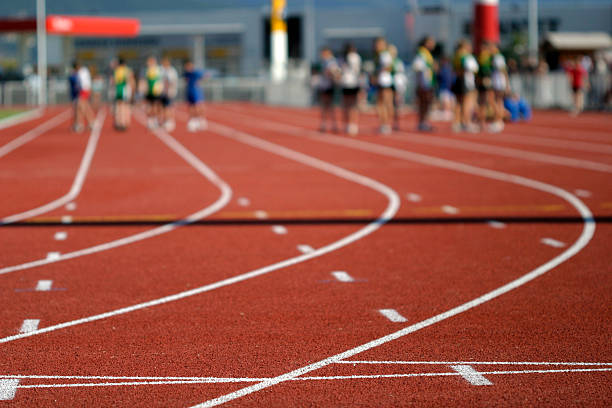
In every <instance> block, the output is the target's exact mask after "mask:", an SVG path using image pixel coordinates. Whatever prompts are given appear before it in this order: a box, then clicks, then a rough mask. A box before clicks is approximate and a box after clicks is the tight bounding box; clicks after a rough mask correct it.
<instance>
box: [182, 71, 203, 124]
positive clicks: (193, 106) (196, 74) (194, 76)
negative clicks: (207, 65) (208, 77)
mask: <svg viewBox="0 0 612 408" xmlns="http://www.w3.org/2000/svg"><path fill="white" fill-rule="evenodd" d="M183 77H184V78H185V81H186V82H187V103H188V104H189V122H187V130H189V131H190V132H195V131H197V130H206V128H207V127H208V123H207V122H206V119H204V105H203V102H204V93H203V92H202V89H200V87H199V82H200V81H201V80H202V79H203V78H204V72H202V71H201V70H198V69H195V67H194V65H193V62H191V61H187V62H186V63H185V72H184V73H183Z"/></svg>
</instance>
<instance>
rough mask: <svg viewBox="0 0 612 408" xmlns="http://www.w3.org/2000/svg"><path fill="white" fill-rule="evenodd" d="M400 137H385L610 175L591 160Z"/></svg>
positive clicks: (407, 135) (608, 168)
mask: <svg viewBox="0 0 612 408" xmlns="http://www.w3.org/2000/svg"><path fill="white" fill-rule="evenodd" d="M401 133H402V135H387V136H385V137H387V138H391V139H396V140H403V141H407V142H413V143H418V144H426V145H433V146H441V147H446V148H451V149H457V150H466V151H473V152H479V153H486V154H493V155H497V156H503V157H512V158H515V159H522V160H529V161H536V162H542V163H549V164H555V165H559V166H566V167H574V168H580V169H587V170H594V171H600V172H605V173H612V166H610V165H608V164H605V163H600V162H594V161H591V160H582V159H574V158H572V157H566V156H557V155H553V154H547V153H538V152H532V151H527V150H521V149H515V148H512V147H500V146H492V145H488V144H483V143H476V142H469V141H467V140H456V139H449V138H445V137H441V136H431V137H430V136H429V135H428V136H427V137H425V136H422V135H419V134H418V133H409V132H401Z"/></svg>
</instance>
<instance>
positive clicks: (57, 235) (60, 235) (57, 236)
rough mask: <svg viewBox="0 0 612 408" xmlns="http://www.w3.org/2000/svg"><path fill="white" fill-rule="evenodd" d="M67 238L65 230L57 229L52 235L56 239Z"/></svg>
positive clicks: (62, 239)
mask: <svg viewBox="0 0 612 408" xmlns="http://www.w3.org/2000/svg"><path fill="white" fill-rule="evenodd" d="M66 238H68V233H67V232H66V231H58V232H56V233H55V234H54V235H53V239H55V240H56V241H65V240H66Z"/></svg>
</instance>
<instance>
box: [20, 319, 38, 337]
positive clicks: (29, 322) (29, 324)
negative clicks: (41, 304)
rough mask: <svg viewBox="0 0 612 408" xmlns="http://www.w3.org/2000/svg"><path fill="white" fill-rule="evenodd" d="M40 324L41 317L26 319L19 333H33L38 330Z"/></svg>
mask: <svg viewBox="0 0 612 408" xmlns="http://www.w3.org/2000/svg"><path fill="white" fill-rule="evenodd" d="M39 324H40V319H25V320H24V321H23V323H22V324H21V328H20V329H19V333H23V334H27V333H32V332H35V331H36V330H38V325H39Z"/></svg>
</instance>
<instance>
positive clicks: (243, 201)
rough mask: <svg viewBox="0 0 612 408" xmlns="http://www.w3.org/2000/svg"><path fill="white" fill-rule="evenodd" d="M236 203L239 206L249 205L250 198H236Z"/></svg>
mask: <svg viewBox="0 0 612 408" xmlns="http://www.w3.org/2000/svg"><path fill="white" fill-rule="evenodd" d="M237 202H238V205H239V206H241V207H248V206H249V205H251V200H249V199H248V198H246V197H240V198H239V199H238V200H237Z"/></svg>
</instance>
